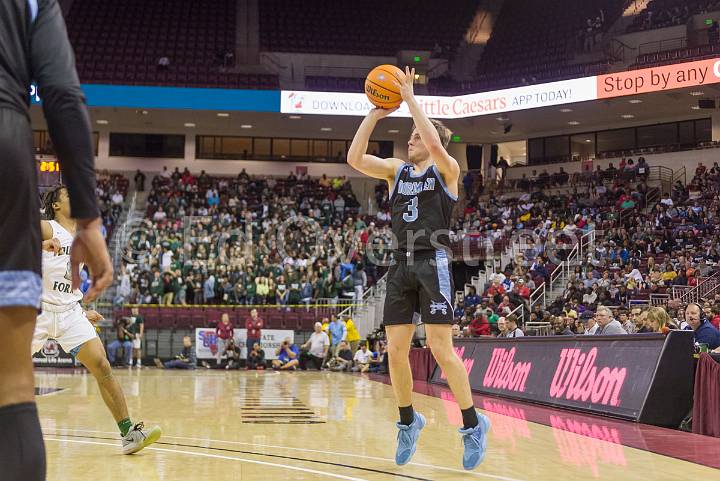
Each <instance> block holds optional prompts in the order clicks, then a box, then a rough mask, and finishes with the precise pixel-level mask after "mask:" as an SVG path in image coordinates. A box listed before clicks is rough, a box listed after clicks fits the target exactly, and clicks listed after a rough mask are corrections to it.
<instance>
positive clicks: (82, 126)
mask: <svg viewBox="0 0 720 481" xmlns="http://www.w3.org/2000/svg"><path fill="white" fill-rule="evenodd" d="M38 6H39V7H38V14H37V20H36V21H35V24H34V25H33V33H32V39H31V45H30V52H32V75H33V78H34V79H35V80H36V81H37V83H38V86H39V88H40V96H41V97H42V99H43V111H44V113H45V118H46V120H47V124H48V130H49V131H50V138H51V139H52V142H53V146H54V147H55V151H56V152H57V155H58V158H59V159H60V164H61V166H62V169H63V177H64V178H65V182H66V184H67V189H68V195H69V196H70V206H71V211H72V212H71V213H72V216H73V218H75V219H76V220H77V231H76V234H75V240H74V242H73V245H72V249H71V253H70V262H71V266H72V279H73V282H72V285H73V289H76V288H77V287H78V286H79V285H80V263H85V264H86V265H87V266H88V268H89V269H90V275H91V276H92V281H93V282H92V287H91V288H90V289H89V290H88V292H87V293H86V294H85V301H86V302H87V301H90V300H93V299H95V298H96V297H97V296H98V295H99V294H100V293H101V292H102V291H103V290H104V289H105V288H106V287H107V286H109V285H110V283H111V282H112V263H111V262H110V256H109V255H108V252H107V246H106V244H105V239H103V236H102V233H101V227H102V221H101V219H100V210H99V209H98V205H97V199H96V197H95V156H94V152H93V144H92V134H91V130H90V116H89V115H88V111H87V107H86V105H85V97H84V95H83V93H82V90H81V89H80V82H79V80H78V76H77V72H76V70H75V59H74V57H73V51H72V48H71V47H70V42H69V41H68V37H67V31H66V28H65V22H64V21H63V18H62V13H61V11H60V7H59V5H58V4H57V2H50V1H41V2H39V3H38Z"/></svg>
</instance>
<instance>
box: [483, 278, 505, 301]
mask: <svg viewBox="0 0 720 481" xmlns="http://www.w3.org/2000/svg"><path fill="white" fill-rule="evenodd" d="M504 295H505V288H504V287H503V286H502V284H500V280H499V279H497V278H496V279H493V281H492V285H491V286H490V287H488V290H487V291H486V292H485V297H493V298H494V297H495V296H504Z"/></svg>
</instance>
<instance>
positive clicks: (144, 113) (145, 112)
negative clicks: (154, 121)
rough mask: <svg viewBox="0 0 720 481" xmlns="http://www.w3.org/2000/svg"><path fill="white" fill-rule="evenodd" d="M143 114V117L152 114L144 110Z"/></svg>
mask: <svg viewBox="0 0 720 481" xmlns="http://www.w3.org/2000/svg"><path fill="white" fill-rule="evenodd" d="M141 113H142V114H143V115H147V114H149V113H150V112H148V111H147V110H143V111H142V112H141Z"/></svg>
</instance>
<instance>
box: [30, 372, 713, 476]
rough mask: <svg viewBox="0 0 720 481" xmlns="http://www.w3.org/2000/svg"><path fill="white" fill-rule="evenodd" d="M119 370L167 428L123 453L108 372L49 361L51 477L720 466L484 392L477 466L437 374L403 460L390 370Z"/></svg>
mask: <svg viewBox="0 0 720 481" xmlns="http://www.w3.org/2000/svg"><path fill="white" fill-rule="evenodd" d="M115 374H116V376H117V377H118V379H119V380H120V382H121V384H122V386H123V389H124V390H125V393H126V396H127V401H128V406H129V408H130V414H131V417H132V420H133V422H138V421H140V420H142V421H144V422H145V424H146V425H152V424H159V425H160V426H161V427H162V429H163V437H162V438H161V440H160V442H159V443H157V444H155V445H153V446H152V447H150V448H148V449H145V450H144V451H141V452H140V453H138V454H136V455H133V456H123V455H122V454H121V451H120V440H119V434H118V432H117V428H116V425H115V423H114V422H113V420H112V418H111V417H110V414H109V413H108V411H107V409H106V408H105V405H104V404H103V402H102V399H101V398H100V395H99V392H98V389H97V386H96V384H95V380H94V379H93V378H92V377H91V376H89V375H88V374H86V373H85V372H84V371H81V370H63V369H55V370H38V371H36V386H38V392H39V394H40V395H39V396H38V407H39V411H40V419H41V423H42V426H43V431H44V433H45V443H46V448H47V453H48V480H51V481H59V480H93V481H95V480H104V481H115V480H118V481H119V480H123V481H125V480H129V479H130V480H132V479H137V480H143V481H146V480H147V481H155V480H157V481H162V480H169V481H170V480H172V481H174V480H208V481H210V480H212V481H226V480H233V481H234V480H242V481H264V480H278V479H292V480H324V479H328V480H332V479H343V480H353V481H355V480H481V479H487V480H503V481H544V480H548V481H556V480H559V479H567V480H574V479H598V480H613V481H618V480H623V481H625V480H628V481H629V480H646V479H654V480H678V479H715V478H716V477H717V476H718V474H719V473H720V471H718V470H717V469H716V468H717V467H720V456H718V453H719V452H720V440H716V439H715V438H707V437H703V436H695V435H690V434H685V433H680V432H677V431H671V430H666V429H661V428H654V427H646V428H644V427H642V426H638V425H636V424H633V423H627V422H620V421H612V420H608V421H607V423H605V421H604V420H603V419H602V418H596V417H593V416H586V415H578V414H574V413H569V412H568V413H566V412H565V411H556V410H548V409H544V408H538V407H535V406H531V405H529V404H520V403H511V402H507V401H504V400H500V399H497V398H487V397H480V396H476V399H477V405H478V406H479V407H484V408H486V410H485V411H484V412H486V413H487V414H488V415H489V416H490V419H491V421H492V423H493V428H492V431H491V434H490V438H489V450H488V454H487V457H486V459H485V462H484V463H483V464H482V465H481V466H480V467H479V468H478V469H477V470H475V471H472V472H468V471H464V470H463V469H462V466H461V456H462V444H461V440H460V435H459V434H458V433H457V428H458V424H460V421H461V417H460V411H459V409H458V407H457V405H456V403H454V401H452V397H451V396H450V395H449V393H448V392H447V391H446V390H444V389H440V388H436V387H434V386H428V385H426V384H425V383H418V384H417V385H416V391H417V390H420V391H424V392H426V393H429V394H433V395H432V396H431V395H425V394H420V393H416V394H415V397H414V406H415V408H416V409H417V410H418V411H420V412H422V413H423V414H424V415H425V416H426V417H427V420H428V425H427V427H426V429H425V430H424V431H423V434H422V437H421V440H420V443H419V446H418V451H417V453H416V454H415V457H414V458H413V462H412V463H411V464H409V465H407V466H404V467H398V466H396V465H395V463H394V461H393V457H394V448H395V436H396V433H397V431H396V429H395V421H396V420H397V417H398V414H397V408H396V407H395V403H394V398H393V393H392V389H391V387H390V386H389V385H387V384H386V383H384V382H381V381H380V380H375V379H377V378H373V379H370V378H369V377H367V376H360V375H349V374H340V373H331V372H322V373H318V372H294V373H276V372H272V371H269V372H254V371H253V372H247V371H240V372H238V371H232V372H225V371H206V370H197V371H194V372H188V371H160V370H157V369H143V370H137V369H133V370H116V371H115ZM544 419H549V421H548V422H547V424H549V425H544V424H543V423H544V422H545V421H543V420H544ZM533 420H535V421H538V422H535V421H533ZM579 433H583V434H579ZM639 439H642V441H639ZM665 445H667V446H672V448H670V447H668V450H666V451H664V452H665V454H655V453H653V452H650V451H648V450H645V449H650V450H654V451H657V452H660V451H663V450H664V448H662V446H665ZM631 446H641V447H644V448H645V449H638V447H631ZM654 446H661V448H657V449H656V448H655V447H654ZM673 449H674V450H675V452H673ZM679 458H680V459H679ZM696 458H698V459H696ZM692 461H697V462H692ZM699 463H705V464H707V465H705V466H704V465H702V464H699ZM712 466H715V467H712Z"/></svg>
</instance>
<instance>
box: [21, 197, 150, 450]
mask: <svg viewBox="0 0 720 481" xmlns="http://www.w3.org/2000/svg"><path fill="white" fill-rule="evenodd" d="M44 204H45V217H46V218H48V219H50V220H43V221H41V232H42V240H43V242H42V247H43V253H42V270H43V275H42V281H43V292H42V312H41V313H40V315H39V316H38V318H37V324H36V325H35V334H34V336H33V344H32V351H33V352H37V351H39V350H40V349H42V347H43V345H44V344H45V341H46V340H47V339H48V338H52V339H55V340H56V341H57V342H58V343H60V345H61V346H62V348H63V349H64V350H65V351H66V352H68V353H70V354H73V355H74V356H76V357H77V359H78V360H79V361H80V362H81V363H82V364H83V366H85V367H86V368H88V370H89V371H90V373H91V374H92V375H93V376H94V377H95V380H96V381H97V384H98V388H99V389H100V394H101V395H102V398H103V401H105V405H107V407H108V409H109V410H110V412H111V413H112V415H113V417H114V418H115V422H117V425H118V428H119V429H120V435H121V436H122V450H123V453H124V454H133V453H136V452H138V451H140V450H141V449H143V448H144V447H146V446H148V445H150V444H152V443H154V442H155V441H157V440H158V439H160V435H161V431H160V428H159V427H157V426H156V427H154V428H152V429H150V430H149V431H143V423H138V424H136V425H135V426H133V423H132V422H131V421H130V417H129V416H128V409H127V404H126V403H125V396H124V395H123V391H122V388H121V387H120V383H118V381H117V379H115V377H114V376H113V372H112V368H111V367H110V363H109V362H108V360H107V356H106V355H105V348H104V347H103V344H102V342H101V341H100V338H98V336H97V333H96V331H95V327H94V326H93V325H92V324H91V322H93V323H94V322H96V321H99V320H101V319H102V316H101V315H100V314H98V313H97V312H95V311H87V312H85V311H83V308H82V306H81V305H80V301H81V300H82V297H83V295H82V292H80V290H79V289H75V290H73V289H72V286H71V284H70V283H71V275H70V246H71V245H72V242H73V237H74V235H75V230H76V228H77V226H76V224H75V221H74V220H73V219H72V218H70V199H69V198H68V195H67V190H66V189H65V187H63V186H58V187H55V188H54V189H52V190H50V191H48V192H47V193H46V194H45V202H44Z"/></svg>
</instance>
